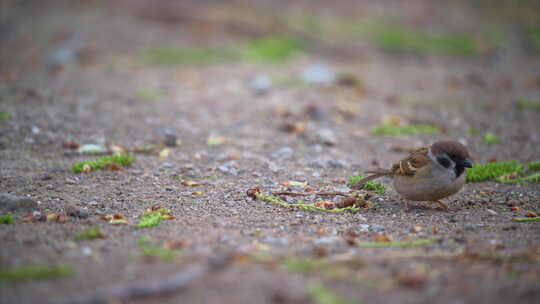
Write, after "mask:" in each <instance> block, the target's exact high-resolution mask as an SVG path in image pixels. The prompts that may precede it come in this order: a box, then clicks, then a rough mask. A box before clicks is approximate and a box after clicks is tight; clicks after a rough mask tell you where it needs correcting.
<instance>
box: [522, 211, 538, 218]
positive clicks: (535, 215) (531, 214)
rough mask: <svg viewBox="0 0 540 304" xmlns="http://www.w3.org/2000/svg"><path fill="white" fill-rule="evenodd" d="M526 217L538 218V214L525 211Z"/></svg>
mask: <svg viewBox="0 0 540 304" xmlns="http://www.w3.org/2000/svg"><path fill="white" fill-rule="evenodd" d="M525 216H526V217H537V216H538V213H536V212H534V211H532V210H527V213H526V214H525Z"/></svg>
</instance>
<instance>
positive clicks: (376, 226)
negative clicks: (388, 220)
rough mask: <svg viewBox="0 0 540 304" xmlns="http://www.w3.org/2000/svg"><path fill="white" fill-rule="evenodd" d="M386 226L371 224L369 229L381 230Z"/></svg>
mask: <svg viewBox="0 0 540 304" xmlns="http://www.w3.org/2000/svg"><path fill="white" fill-rule="evenodd" d="M385 229H386V228H384V226H382V225H373V226H371V231H373V232H383V231H384V230H385Z"/></svg>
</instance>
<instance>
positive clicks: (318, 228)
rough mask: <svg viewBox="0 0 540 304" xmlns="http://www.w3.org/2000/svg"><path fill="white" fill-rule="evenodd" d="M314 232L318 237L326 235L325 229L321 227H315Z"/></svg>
mask: <svg viewBox="0 0 540 304" xmlns="http://www.w3.org/2000/svg"><path fill="white" fill-rule="evenodd" d="M315 232H316V233H317V234H318V235H323V234H326V228H325V227H323V226H320V227H317V230H315Z"/></svg>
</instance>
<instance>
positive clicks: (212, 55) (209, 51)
mask: <svg viewBox="0 0 540 304" xmlns="http://www.w3.org/2000/svg"><path fill="white" fill-rule="evenodd" d="M238 57H239V56H238V54H237V52H236V51H234V50H232V49H231V48H228V47H205V46H201V47H185V48H182V47H155V48H151V49H149V50H147V51H146V52H145V53H144V54H143V60H144V61H145V62H146V63H148V64H152V65H163V66H171V65H209V64H216V63H221V62H227V61H231V60H235V59H238Z"/></svg>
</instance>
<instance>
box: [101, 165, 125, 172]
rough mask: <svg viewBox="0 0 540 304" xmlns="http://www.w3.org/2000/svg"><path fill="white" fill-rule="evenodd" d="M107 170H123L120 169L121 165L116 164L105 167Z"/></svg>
mask: <svg viewBox="0 0 540 304" xmlns="http://www.w3.org/2000/svg"><path fill="white" fill-rule="evenodd" d="M104 169H105V170H109V171H120V170H122V167H120V165H118V164H116V163H108V164H106V165H105V168H104Z"/></svg>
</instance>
